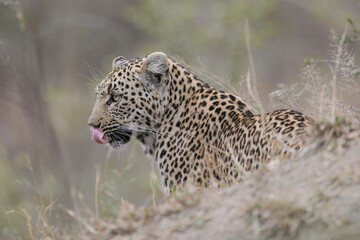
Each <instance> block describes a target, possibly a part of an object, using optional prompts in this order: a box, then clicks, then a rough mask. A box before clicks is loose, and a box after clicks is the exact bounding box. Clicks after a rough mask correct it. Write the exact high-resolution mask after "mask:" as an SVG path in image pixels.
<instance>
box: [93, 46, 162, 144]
mask: <svg viewBox="0 0 360 240" xmlns="http://www.w3.org/2000/svg"><path fill="white" fill-rule="evenodd" d="M167 68H168V63H167V57H166V55H165V54H160V53H157V55H153V54H151V55H149V56H146V57H143V58H138V59H133V60H128V61H127V60H126V59H125V58H123V57H118V58H116V59H115V60H114V61H113V71H112V72H110V73H109V74H108V75H107V76H106V78H105V79H104V80H103V81H102V82H101V83H99V84H98V85H97V87H96V89H95V93H96V102H95V105H94V108H93V111H92V114H91V116H90V118H89V120H88V123H89V125H90V128H91V129H90V130H91V132H92V137H93V139H94V140H95V141H96V142H98V143H109V144H110V146H112V147H114V148H118V147H120V146H122V145H124V144H126V143H128V142H129V141H130V138H131V136H136V137H140V136H141V135H148V134H149V132H151V131H153V129H154V128H156V125H158V121H159V119H160V116H161V114H162V111H163V106H162V102H164V95H166V93H165V92H166V91H165V89H164V88H165V82H166V81H167V72H168V70H167Z"/></svg>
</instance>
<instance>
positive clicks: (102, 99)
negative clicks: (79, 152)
mask: <svg viewBox="0 0 360 240" xmlns="http://www.w3.org/2000/svg"><path fill="white" fill-rule="evenodd" d="M96 95H97V100H96V103H95V106H94V109H93V113H92V115H91V116H90V118H89V124H90V125H92V126H98V127H99V128H100V129H101V130H102V131H103V132H104V133H105V136H106V137H107V138H108V139H110V142H109V144H110V146H112V147H114V148H118V147H120V146H122V145H123V144H125V143H127V142H128V141H129V140H130V137H131V136H133V137H135V138H137V139H138V140H139V142H140V143H141V145H142V146H143V148H144V151H145V154H146V155H147V156H149V157H150V158H152V159H153V160H154V161H155V162H156V164H157V166H158V168H159V172H160V175H161V179H162V184H163V186H164V188H165V189H166V190H167V191H171V190H173V189H175V188H176V189H183V188H184V187H185V186H186V185H187V184H191V185H195V186H203V187H208V186H211V185H214V184H215V186H221V185H227V184H230V183H233V182H237V181H241V180H242V179H243V177H244V173H245V172H248V171H251V170H253V169H258V168H259V166H260V165H261V164H262V163H267V162H269V161H270V159H271V158H272V157H274V156H279V157H282V158H283V157H288V156H291V154H293V153H294V152H296V151H297V150H299V149H300V148H302V147H303V145H304V143H305V139H306V137H307V135H308V128H309V119H308V118H307V117H306V116H304V115H303V114H302V113H299V112H297V111H294V110H277V111H274V112H271V113H268V114H264V115H263V116H260V115H256V114H254V112H253V110H252V109H251V108H250V107H249V106H248V105H247V104H246V103H245V102H244V101H243V100H242V99H241V98H240V97H238V96H236V95H234V94H231V93H227V92H224V91H221V90H217V89H215V88H212V87H210V86H209V85H208V84H206V83H204V82H203V81H201V80H200V79H198V78H197V77H196V76H195V75H193V74H192V73H190V72H189V71H188V70H187V69H186V68H184V67H183V66H181V65H180V64H179V63H177V62H175V61H173V60H171V59H169V58H168V57H167V56H166V55H165V54H164V53H159V52H155V53H152V54H150V55H147V56H144V57H141V58H136V59H132V60H125V59H124V58H123V57H119V58H116V59H115V60H114V62H113V70H112V72H111V73H109V74H108V75H107V77H106V78H105V79H104V80H103V81H102V82H101V83H100V84H99V85H98V86H97V87H96Z"/></svg>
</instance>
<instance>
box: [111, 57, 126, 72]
mask: <svg viewBox="0 0 360 240" xmlns="http://www.w3.org/2000/svg"><path fill="white" fill-rule="evenodd" d="M125 61H126V58H124V57H123V56H119V57H117V58H115V59H114V60H113V62H112V68H113V70H115V69H116V68H118V67H119V66H120V65H121V64H123V63H124V62H125Z"/></svg>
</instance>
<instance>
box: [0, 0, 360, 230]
mask: <svg viewBox="0 0 360 240" xmlns="http://www.w3.org/2000/svg"><path fill="white" fill-rule="evenodd" d="M346 18H351V19H352V20H353V22H354V23H357V24H358V25H359V24H360V2H359V1H358V0H327V1H323V0H256V1H254V0H244V1H237V0H224V1H215V0H206V1H205V0H197V1H193V0H183V1H167V0H122V1H118V0H106V1H97V0H78V1H72V0H51V1H49V0H36V1H35V0H28V1H21V0H19V1H16V0H14V1H11V0H0V236H2V235H3V236H5V235H6V234H8V233H12V234H17V233H19V234H20V233H21V232H22V231H25V230H24V229H26V225H25V224H24V221H23V220H24V218H25V217H24V216H25V215H26V214H25V213H24V211H25V212H27V213H29V214H30V215H31V214H36V213H37V212H39V211H40V210H41V208H42V207H43V206H46V205H47V204H49V203H50V202H51V201H56V202H58V203H59V205H60V206H64V207H67V208H71V209H74V211H80V210H79V209H82V208H83V207H85V208H87V209H89V211H92V212H94V213H95V214H98V215H101V216H111V215H113V214H115V213H116V212H115V211H116V208H118V206H119V204H120V200H121V199H126V200H128V201H130V202H132V203H134V204H136V205H144V204H152V203H153V202H154V201H158V199H159V198H161V193H159V192H160V191H159V190H158V189H159V186H158V182H157V175H156V174H157V172H156V169H155V170H152V168H154V166H152V163H151V161H149V160H147V159H145V157H144V154H143V153H142V149H141V148H140V147H139V145H138V143H137V142H136V141H133V142H131V144H130V146H129V147H128V148H126V149H125V150H124V151H121V152H111V151H109V150H108V149H107V148H106V147H104V146H101V145H98V144H96V143H94V142H92V141H91V139H90V134H89V129H88V126H87V118H88V116H89V114H90V113H91V110H92V106H93V103H94V101H95V95H94V93H93V92H94V87H95V85H96V83H97V82H99V81H100V80H101V79H102V78H103V77H104V76H105V75H106V74H107V73H108V72H109V71H110V70H111V62H112V60H113V59H114V58H115V57H117V56H119V55H121V56H125V57H126V58H128V59H131V58H134V57H137V56H142V55H145V54H148V53H150V52H153V51H163V52H165V53H167V54H168V55H169V56H174V57H176V56H179V57H181V58H182V59H183V60H184V61H185V62H186V63H187V64H189V65H192V66H194V67H195V68H197V69H199V71H200V72H207V73H208V74H210V75H211V74H215V75H216V76H221V77H216V76H215V75H214V77H213V79H217V80H218V81H222V83H221V84H223V85H225V86H227V87H228V88H231V89H233V90H234V91H235V92H237V93H239V94H241V96H243V97H244V98H247V92H246V86H243V84H242V81H241V80H242V79H243V76H244V75H246V73H247V70H248V68H249V62H248V56H247V52H246V45H245V37H244V25H245V19H248V21H249V26H250V30H251V47H252V51H253V55H254V63H255V68H256V74H257V82H258V90H259V95H260V99H261V101H262V103H263V105H264V108H265V109H266V110H268V111H269V110H272V109H273V106H272V105H271V104H270V101H269V98H268V94H269V93H271V92H273V91H275V90H276V89H277V88H278V87H277V85H278V84H280V83H286V84H291V83H296V82H299V81H301V78H300V69H301V67H302V66H303V64H304V61H303V60H304V58H307V57H313V58H326V57H327V54H328V52H327V49H328V42H329V41H328V37H329V31H330V28H331V27H333V28H335V30H336V31H337V32H339V33H340V34H341V33H342V31H343V29H344V25H345V22H346ZM209 83H210V84H211V85H214V86H216V84H219V83H212V82H209ZM354 99H355V100H354ZM358 100H359V99H358V98H357V99H356V98H353V101H354V102H356V101H358ZM156 192H157V193H158V195H157V196H156V194H155V193H156Z"/></svg>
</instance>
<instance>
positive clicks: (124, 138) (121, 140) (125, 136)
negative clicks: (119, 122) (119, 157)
mask: <svg viewBox="0 0 360 240" xmlns="http://www.w3.org/2000/svg"><path fill="white" fill-rule="evenodd" d="M131 135H132V131H131V130H129V129H127V128H125V127H121V128H120V129H117V130H115V131H112V132H109V133H107V134H106V136H107V138H108V139H109V144H110V145H111V146H112V147H114V148H118V147H120V146H121V145H124V144H126V143H128V142H129V141H130V139H131Z"/></svg>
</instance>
